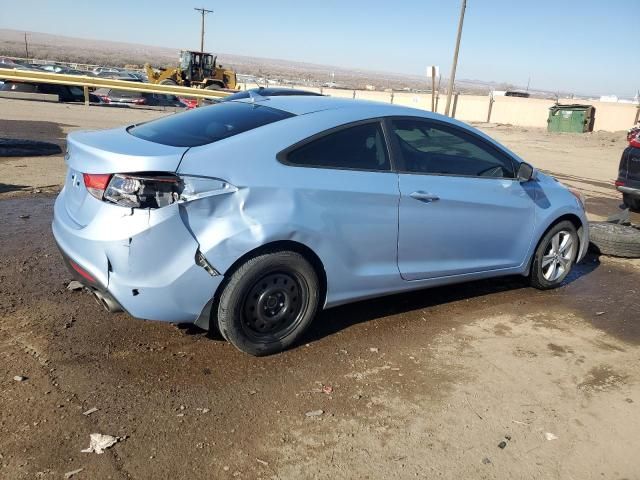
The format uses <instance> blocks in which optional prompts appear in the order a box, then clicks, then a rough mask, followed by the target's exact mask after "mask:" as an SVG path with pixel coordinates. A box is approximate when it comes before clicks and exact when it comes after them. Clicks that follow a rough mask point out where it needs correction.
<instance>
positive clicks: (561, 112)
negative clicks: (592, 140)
mask: <svg viewBox="0 0 640 480" xmlns="http://www.w3.org/2000/svg"><path fill="white" fill-rule="evenodd" d="M595 119H596V108H595V107H594V106H593V105H579V104H575V105H554V106H553V107H551V108H549V118H548V119H547V131H549V132H574V133H584V132H593V122H594V121H595Z"/></svg>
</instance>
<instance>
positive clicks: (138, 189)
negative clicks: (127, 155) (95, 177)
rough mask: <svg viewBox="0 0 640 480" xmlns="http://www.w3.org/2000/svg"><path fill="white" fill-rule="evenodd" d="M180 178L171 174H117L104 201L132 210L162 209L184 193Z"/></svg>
mask: <svg viewBox="0 0 640 480" xmlns="http://www.w3.org/2000/svg"><path fill="white" fill-rule="evenodd" d="M181 183H182V182H181V181H180V177H176V176H175V175H170V174H162V175H129V174H116V175H114V176H113V177H111V181H110V182H109V185H108V186H107V189H106V190H105V192H104V200H107V201H109V202H113V203H115V204H116V205H121V206H123V207H130V208H160V207H164V206H167V205H171V204H172V203H174V202H176V201H177V200H178V198H179V197H180V192H181V191H182V185H181Z"/></svg>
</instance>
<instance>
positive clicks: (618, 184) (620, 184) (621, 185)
mask: <svg viewBox="0 0 640 480" xmlns="http://www.w3.org/2000/svg"><path fill="white" fill-rule="evenodd" d="M616 187H624V182H623V181H622V180H616Z"/></svg>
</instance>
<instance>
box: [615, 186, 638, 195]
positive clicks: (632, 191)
mask: <svg viewBox="0 0 640 480" xmlns="http://www.w3.org/2000/svg"><path fill="white" fill-rule="evenodd" d="M616 188H617V189H618V191H619V192H621V193H624V194H626V195H631V196H632V197H635V198H640V187H638V188H635V187H628V186H626V185H619V186H617V187H616Z"/></svg>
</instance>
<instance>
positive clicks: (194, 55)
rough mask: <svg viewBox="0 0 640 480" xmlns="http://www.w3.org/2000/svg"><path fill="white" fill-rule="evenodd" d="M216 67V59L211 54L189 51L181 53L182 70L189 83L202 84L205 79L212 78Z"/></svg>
mask: <svg viewBox="0 0 640 480" xmlns="http://www.w3.org/2000/svg"><path fill="white" fill-rule="evenodd" d="M215 67H216V57H214V56H213V55H211V54H210V53H202V52H192V51H188V50H183V51H182V52H180V69H181V70H182V72H183V75H184V77H185V78H186V79H187V80H188V81H189V82H202V81H203V80H204V79H205V78H210V77H212V76H213V75H214V72H215Z"/></svg>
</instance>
